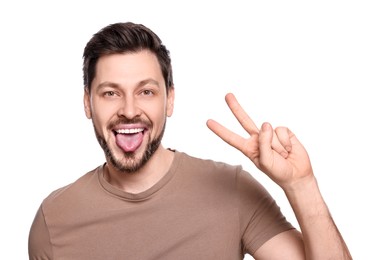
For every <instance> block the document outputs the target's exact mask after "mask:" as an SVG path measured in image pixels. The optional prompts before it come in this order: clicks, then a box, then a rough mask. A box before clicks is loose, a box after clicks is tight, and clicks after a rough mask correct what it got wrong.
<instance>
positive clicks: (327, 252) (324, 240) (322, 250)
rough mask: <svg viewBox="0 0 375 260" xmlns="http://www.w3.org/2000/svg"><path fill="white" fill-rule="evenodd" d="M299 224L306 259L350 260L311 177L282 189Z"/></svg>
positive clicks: (316, 185) (314, 180) (348, 253)
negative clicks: (291, 186)
mask: <svg viewBox="0 0 375 260" xmlns="http://www.w3.org/2000/svg"><path fill="white" fill-rule="evenodd" d="M284 191H285V193H286V196H287V197H288V200H289V202H290V204H291V206H292V208H293V210H294V213H295V215H296V218H297V221H298V223H299V225H300V228H301V231H302V236H303V240H304V244H305V252H306V259H319V260H322V259H352V257H351V255H350V252H349V250H348V248H347V246H346V244H345V242H344V240H343V238H342V236H341V234H340V232H339V230H338V229H337V227H336V225H335V223H334V221H333V219H332V217H331V214H330V212H329V210H328V207H327V205H326V204H325V202H324V199H323V197H322V195H321V193H320V191H319V187H318V184H317V182H316V179H315V178H314V177H311V178H309V180H304V182H303V184H302V183H299V184H295V185H294V186H293V188H290V187H289V188H288V189H284Z"/></svg>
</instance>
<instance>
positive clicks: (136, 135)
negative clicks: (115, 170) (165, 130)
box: [114, 127, 146, 152]
mask: <svg viewBox="0 0 375 260" xmlns="http://www.w3.org/2000/svg"><path fill="white" fill-rule="evenodd" d="M145 131H146V128H143V127H134V128H119V129H116V130H114V134H115V138H116V144H117V146H118V147H120V148H121V149H122V150H123V151H124V152H135V151H136V150H137V149H138V148H139V147H140V146H141V144H142V142H143V137H144V133H145Z"/></svg>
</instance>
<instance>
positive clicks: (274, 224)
mask: <svg viewBox="0 0 375 260" xmlns="http://www.w3.org/2000/svg"><path fill="white" fill-rule="evenodd" d="M237 191H238V192H239V202H238V203H239V218H240V228H241V233H242V249H243V253H244V254H245V253H249V254H251V255H253V254H254V252H255V251H256V250H257V249H258V248H259V247H260V246H261V245H263V244H264V243H265V242H266V241H268V240H269V239H271V238H272V237H274V236H275V235H277V234H279V233H281V232H284V231H287V230H290V229H293V228H294V227H293V226H292V225H291V224H290V223H289V222H288V221H287V220H286V218H285V217H284V215H283V214H282V212H281V210H280V207H279V206H278V205H277V204H276V201H275V200H274V199H273V198H272V196H271V195H270V194H269V192H268V191H267V190H266V189H265V188H264V187H263V186H262V185H261V184H260V183H259V182H258V181H257V180H255V178H254V177H253V176H251V175H250V174H249V173H248V172H246V171H243V170H242V169H241V170H239V171H238V172H237Z"/></svg>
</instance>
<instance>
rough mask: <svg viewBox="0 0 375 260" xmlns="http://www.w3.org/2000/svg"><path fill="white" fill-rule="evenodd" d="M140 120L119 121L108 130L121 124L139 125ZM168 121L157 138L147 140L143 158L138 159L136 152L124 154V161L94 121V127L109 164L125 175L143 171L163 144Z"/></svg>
mask: <svg viewBox="0 0 375 260" xmlns="http://www.w3.org/2000/svg"><path fill="white" fill-rule="evenodd" d="M138 122H140V120H131V121H129V120H119V121H116V122H114V123H112V124H110V125H109V127H108V129H111V128H112V126H114V125H116V124H120V123H124V124H126V123H138ZM166 123H167V120H165V121H164V125H163V128H162V130H161V132H160V134H159V135H158V136H156V137H155V138H154V139H153V140H150V138H151V137H149V138H148V140H147V146H146V150H145V151H144V152H143V154H142V156H141V158H137V157H136V154H135V152H123V157H124V158H123V159H118V158H116V157H115V155H114V153H113V151H112V150H111V148H110V147H109V145H108V143H107V142H106V140H105V139H104V137H103V135H101V134H99V132H98V129H97V127H96V126H95V123H94V120H93V126H94V131H95V136H96V139H97V140H98V142H99V144H100V146H101V147H102V149H103V151H104V154H105V157H106V158H107V160H109V162H110V163H111V164H112V165H113V166H114V167H115V168H116V169H117V170H118V171H120V172H124V173H134V172H136V171H138V170H139V169H141V168H142V167H143V166H144V165H145V164H146V163H147V162H148V161H149V160H150V158H151V156H152V155H153V154H154V153H155V152H156V150H157V149H158V148H159V146H160V144H161V140H162V138H163V135H164V131H165V126H166ZM147 125H148V126H149V127H148V131H149V130H150V129H152V124H150V123H147Z"/></svg>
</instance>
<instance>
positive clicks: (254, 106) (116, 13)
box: [0, 0, 375, 259]
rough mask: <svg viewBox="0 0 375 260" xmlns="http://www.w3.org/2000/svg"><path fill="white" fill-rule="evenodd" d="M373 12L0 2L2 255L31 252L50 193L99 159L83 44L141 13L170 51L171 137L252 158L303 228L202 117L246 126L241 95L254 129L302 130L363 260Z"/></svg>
mask: <svg viewBox="0 0 375 260" xmlns="http://www.w3.org/2000/svg"><path fill="white" fill-rule="evenodd" d="M72 2H73V1H72ZM374 13H375V8H374V4H373V1H330V0H324V1H320V0H318V1H290V0H288V1H233V0H232V1H226V2H224V1H196V2H194V1H185V2H181V1H172V0H171V1H160V0H159V1H126V0H121V1H111V0H106V1H87V2H84V1H76V2H75V3H74V4H69V3H65V2H63V1H61V2H60V3H55V2H54V1H26V0H24V1H12V2H11V1H9V2H8V3H6V2H5V1H3V2H2V3H1V4H0V34H1V38H0V51H1V56H0V73H1V74H0V90H1V92H0V120H1V127H0V131H1V132H0V145H1V150H0V153H1V154H0V162H1V170H0V173H1V189H0V190H1V194H0V195H1V196H0V200H1V201H0V203H1V213H0V218H1V221H0V225H1V227H0V239H1V242H0V244H1V250H0V258H1V259H27V239H28V232H29V228H30V225H31V222H32V220H33V217H34V215H35V212H36V210H37V208H38V206H39V204H40V203H41V201H42V199H43V198H44V197H46V196H47V195H48V194H49V193H50V192H51V191H52V190H54V189H56V188H59V187H61V186H63V185H66V184H68V183H70V182H72V181H74V180H75V179H77V178H78V177H79V176H81V175H82V174H84V173H85V172H87V171H89V170H91V169H92V168H94V167H96V166H97V165H99V164H101V163H102V162H103V154H102V151H101V149H100V147H99V145H98V144H97V141H96V139H95V137H94V133H93V130H92V126H91V121H89V120H87V119H86V118H85V116H84V112H83V105H82V94H83V86H82V73H81V63H82V59H81V57H82V51H83V48H84V46H85V44H86V42H87V41H88V40H89V38H90V37H91V36H92V34H94V33H95V32H97V31H98V30H99V29H100V28H102V27H104V26H106V25H107V24H109V23H114V22H119V21H133V22H137V23H143V24H145V25H146V26H148V27H150V28H151V29H152V30H154V31H155V32H156V33H157V34H158V35H159V36H160V37H161V38H162V40H163V42H164V43H165V44H166V45H167V47H168V48H169V50H170V52H171V55H172V62H173V66H174V79H175V87H176V103H175V113H174V115H173V117H172V118H170V119H169V121H168V126H167V131H166V136H165V139H164V145H165V146H166V147H171V148H176V149H178V150H180V151H184V152H187V153H190V154H192V155H194V156H199V157H203V158H212V159H216V160H222V161H226V162H228V163H231V164H243V165H244V168H245V169H247V170H249V171H250V172H251V173H252V174H253V175H254V176H255V177H256V178H257V179H258V180H259V181H261V182H262V183H263V185H264V186H266V188H267V189H269V191H270V192H271V193H272V195H274V196H275V198H276V199H277V201H278V202H279V204H280V206H281V208H282V210H283V212H284V214H285V215H286V216H287V217H288V219H289V220H290V221H291V222H292V223H294V224H295V225H296V222H295V219H294V216H293V214H292V212H291V210H290V208H289V204H288V202H287V201H286V199H285V196H284V194H283V193H282V191H281V190H280V189H279V188H278V187H277V186H276V185H275V184H274V183H272V182H271V181H270V180H269V179H268V178H266V177H264V175H263V174H262V173H261V172H259V171H257V170H256V169H254V167H253V166H252V164H251V163H250V162H249V161H248V160H247V159H246V158H244V156H243V155H242V154H240V153H239V152H238V151H236V150H235V149H234V148H231V147H229V146H228V145H227V144H225V143H224V142H222V141H221V140H219V138H218V137H216V136H215V135H214V134H212V133H211V132H210V131H209V130H208V129H207V128H206V126H205V122H206V120H207V119H208V118H214V119H217V120H218V121H220V122H221V123H223V124H225V125H226V126H228V127H231V128H232V129H233V130H235V131H237V132H238V133H241V134H243V131H242V130H241V128H240V127H239V124H238V123H237V122H236V121H235V120H234V118H233V117H232V115H231V114H230V112H229V109H228V108H227V107H226V105H225V102H224V95H225V93H227V92H233V93H235V94H236V95H237V97H238V99H239V101H240V102H241V103H242V105H243V106H244V107H245V109H246V110H247V111H248V113H249V114H250V116H252V117H253V119H254V120H255V121H256V122H257V123H258V124H259V125H260V124H261V123H262V122H263V121H270V122H271V123H273V124H274V125H286V126H288V127H290V128H291V129H292V130H293V131H294V132H295V133H296V135H297V136H298V137H299V139H300V140H301V141H302V142H303V143H304V145H305V146H306V148H307V149H308V151H309V153H310V156H311V160H312V162H313V165H314V170H315V174H316V176H317V178H318V181H319V183H320V187H321V190H322V193H323V195H324V197H325V199H326V202H327V204H328V206H329V208H330V210H331V213H332V215H333V217H334V219H335V221H336V224H337V226H338V227H339V229H340V230H341V233H342V234H343V236H344V238H345V240H346V242H347V244H348V246H349V248H350V250H351V253H352V254H353V257H354V259H370V258H371V257H372V252H373V239H372V237H373V234H374V232H375V229H374V217H375V216H374V213H373V211H374V206H373V205H374V204H373V200H374V198H375V192H374V190H375V188H374V184H373V181H372V180H373V179H374V178H373V175H374V173H375V170H374V163H373V162H374V155H375V153H374V147H375V139H374V132H375V122H374V111H375V102H374V94H373V91H374V86H375V77H374V76H375V73H374V69H375V47H374V46H375V30H374V29H375V18H374V17H375V15H374ZM247 258H249V259H250V257H247Z"/></svg>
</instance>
